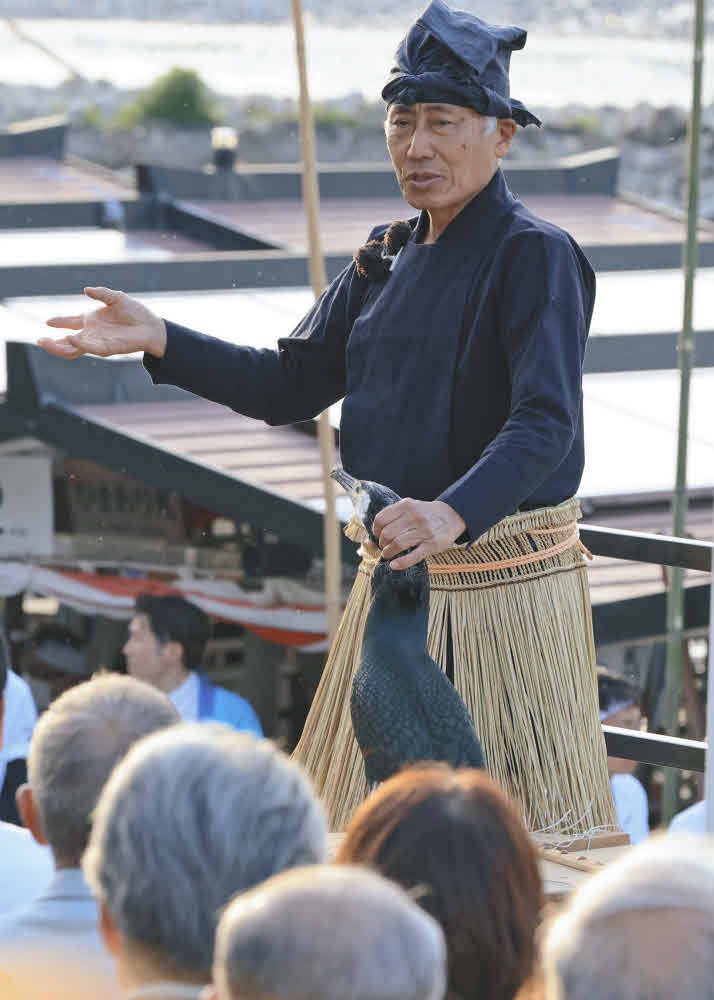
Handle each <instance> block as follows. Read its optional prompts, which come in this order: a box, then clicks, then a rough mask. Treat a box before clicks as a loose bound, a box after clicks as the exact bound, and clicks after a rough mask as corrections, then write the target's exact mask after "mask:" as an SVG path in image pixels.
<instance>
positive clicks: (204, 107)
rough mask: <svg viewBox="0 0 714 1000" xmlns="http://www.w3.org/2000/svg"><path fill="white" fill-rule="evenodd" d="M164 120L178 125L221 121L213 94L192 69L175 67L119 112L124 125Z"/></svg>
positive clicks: (209, 123)
mask: <svg viewBox="0 0 714 1000" xmlns="http://www.w3.org/2000/svg"><path fill="white" fill-rule="evenodd" d="M152 119H160V120H163V121H168V122H172V123H173V124H174V125H189V126H190V125H213V124H214V123H215V122H216V121H217V114H216V111H215V109H214V107H213V105H212V103H211V97H210V93H209V91H208V88H207V87H206V85H205V83H204V82H203V80H202V79H201V77H200V76H199V75H198V73H196V72H195V71H194V70H192V69H181V68H180V67H178V66H175V67H174V68H173V69H172V70H170V71H169V72H168V73H166V74H164V76H160V77H159V78H158V79H157V80H154V82H153V83H152V84H151V85H150V86H149V87H147V88H146V90H144V91H142V93H141V94H139V96H138V97H137V99H136V100H135V101H133V102H132V103H131V104H127V105H126V106H125V107H124V108H122V110H121V111H120V112H119V116H118V122H119V124H120V125H124V126H131V125H136V124H137V123H139V122H145V121H150V120H152Z"/></svg>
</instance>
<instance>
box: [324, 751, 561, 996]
mask: <svg viewBox="0 0 714 1000" xmlns="http://www.w3.org/2000/svg"><path fill="white" fill-rule="evenodd" d="M337 861H338V863H347V864H364V865H368V866H369V867H371V868H374V869H376V870H377V871H379V872H381V873H382V874H383V875H386V876H387V877H388V878H391V879H393V880H394V881H395V882H398V883H399V884H400V885H402V886H403V887H404V888H406V889H409V890H412V891H414V892H415V893H416V898H417V899H418V901H419V903H420V904H421V905H422V906H423V907H424V909H425V910H427V911H428V912H429V913H430V914H431V915H432V916H433V917H435V918H436V920H438V921H439V923H440V924H441V926H442V928H443V930H444V934H445V936H446V943H447V949H448V964H449V997H450V998H452V1000H513V998H514V997H515V996H516V994H517V993H518V992H519V990H520V989H521V987H523V986H524V984H526V983H527V982H528V981H529V979H530V978H531V976H532V975H533V973H534V966H535V960H536V943H535V933H536V929H537V927H538V923H539V921H540V916H541V909H542V904H543V891H542V882H541V877H540V872H539V869H538V861H537V855H536V850H535V847H534V846H533V842H532V840H531V838H530V837H529V835H528V832H527V831H526V828H525V826H524V824H523V821H522V819H521V817H520V815H519V814H518V812H517V811H516V809H515V807H514V805H513V804H512V803H511V801H510V800H509V799H508V797H507V796H506V795H505V794H504V792H502V791H501V790H500V788H498V786H497V785H496V784H495V782H493V781H492V780H491V779H490V778H488V777H487V776H486V775H485V774H484V773H483V772H481V771H472V770H461V771H454V770H452V769H451V768H449V767H446V766H442V765H429V766H424V767H421V766H420V767H416V768H409V769H407V770H405V771H403V772H402V773H401V774H399V775H397V776H396V777H395V778H392V779H391V780H389V781H387V782H385V783H384V784H383V785H381V786H380V788H379V789H378V790H377V791H376V792H375V794H374V795H372V796H371V797H370V798H369V799H368V800H367V801H366V802H365V803H364V804H363V805H362V806H361V807H360V808H359V809H358V810H357V812H356V813H355V815H354V817H353V819H352V821H351V823H350V824H349V825H348V827H347V830H346V832H345V838H344V841H343V842H342V844H341V847H340V850H339V853H338V855H337Z"/></svg>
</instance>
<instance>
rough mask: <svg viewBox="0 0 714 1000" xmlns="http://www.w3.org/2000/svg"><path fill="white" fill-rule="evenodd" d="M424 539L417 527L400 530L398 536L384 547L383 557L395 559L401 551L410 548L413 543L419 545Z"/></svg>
mask: <svg viewBox="0 0 714 1000" xmlns="http://www.w3.org/2000/svg"><path fill="white" fill-rule="evenodd" d="M423 541H424V537H423V536H421V537H420V536H419V532H418V531H417V529H416V528H414V527H411V528H407V529H406V530H405V531H400V532H399V534H398V535H397V537H396V538H395V539H394V540H393V541H391V542H389V544H388V545H385V546H384V548H383V549H382V559H387V560H389V559H393V558H394V557H395V556H398V555H399V553H400V552H403V551H404V550H405V549H408V548H410V547H411V546H412V545H418V544H419V543H420V542H423Z"/></svg>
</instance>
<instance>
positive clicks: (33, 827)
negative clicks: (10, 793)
mask: <svg viewBox="0 0 714 1000" xmlns="http://www.w3.org/2000/svg"><path fill="white" fill-rule="evenodd" d="M15 804H16V805H17V811H18V812H19V814H20V819H21V820H22V825H23V826H25V827H27V829H28V830H29V831H30V833H31V834H32V836H33V837H34V838H35V840H36V841H37V843H38V844H43V845H45V844H47V837H45V833H44V830H43V829H42V824H41V823H40V817H39V815H38V813H37V803H36V802H35V796H34V794H33V791H32V788H31V787H30V785H28V784H24V785H20V787H19V788H18V790H17V791H16V792H15Z"/></svg>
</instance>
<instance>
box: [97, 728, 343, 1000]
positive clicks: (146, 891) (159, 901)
mask: <svg viewBox="0 0 714 1000" xmlns="http://www.w3.org/2000/svg"><path fill="white" fill-rule="evenodd" d="M326 839H327V828H326V821H325V816H324V813H323V810H322V806H321V805H320V803H319V802H318V800H317V798H316V796H315V794H314V792H313V790H312V786H311V785H310V783H309V781H308V779H307V778H306V776H305V775H304V774H303V772H302V770H301V769H300V768H299V767H298V766H297V765H296V764H294V763H293V762H291V761H290V760H289V759H288V758H287V757H286V756H285V755H284V754H283V753H281V752H280V751H279V750H278V749H277V748H276V747H274V746H273V745H272V744H271V743H269V742H268V741H267V740H258V739H257V738H256V737H255V736H253V735H252V734H248V733H239V732H236V731H235V730H234V729H232V728H230V727H229V726H226V725H223V724H220V723H183V724H181V725H179V726H176V727H174V728H173V729H171V730H169V731H168V732H164V733H156V734H155V735H153V736H149V737H147V739H145V740H143V741H142V742H141V743H140V744H138V745H137V746H136V747H134V748H133V750H132V751H131V752H130V753H129V754H128V755H127V757H126V759H125V760H124V761H123V762H122V764H121V765H120V766H119V767H117V769H116V770H115V771H114V773H113V775H112V776H111V778H110V780H109V781H108V782H107V785H106V787H105V789H104V791H103V793H102V796H101V798H100V800H99V804H98V806H97V810H96V814H95V820H94V826H93V829H92V836H91V840H90V843H89V848H88V850H87V853H86V855H85V859H84V868H85V872H86V874H87V878H88V880H89V882H90V884H91V885H92V887H93V888H94V890H95V892H96V894H97V897H98V898H99V901H100V909H101V928H102V934H103V936H104V940H105V942H106V943H107V945H108V947H109V950H110V951H111V952H112V954H113V955H114V958H115V960H116V965H117V971H118V976H119V982H120V986H121V988H122V991H123V995H124V997H125V998H126V1000H140V998H144V997H146V998H149V997H151V998H152V1000H173V998H186V997H189V998H190V997H199V996H200V994H201V988H202V987H203V986H205V985H206V984H207V983H209V982H210V979H211V965H212V961H213V946H214V938H215V931H216V925H217V923H218V918H219V916H220V913H221V910H222V908H223V907H224V906H225V905H226V903H228V901H229V900H230V899H231V898H232V897H233V896H234V895H235V894H236V893H239V892H243V891H245V890H247V889H252V888H254V887H255V886H257V885H259V884H260V883H261V882H264V881H265V880H266V879H267V878H269V877H270V876H271V875H275V874H276V873H277V872H280V871H283V870H285V869H286V868H293V867H296V866H298V865H309V864H314V863H316V862H320V861H323V860H324V857H325V851H326Z"/></svg>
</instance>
